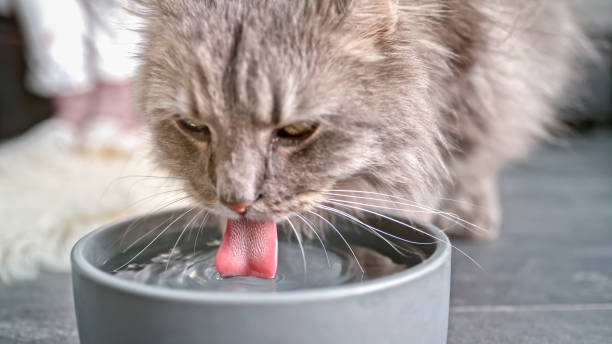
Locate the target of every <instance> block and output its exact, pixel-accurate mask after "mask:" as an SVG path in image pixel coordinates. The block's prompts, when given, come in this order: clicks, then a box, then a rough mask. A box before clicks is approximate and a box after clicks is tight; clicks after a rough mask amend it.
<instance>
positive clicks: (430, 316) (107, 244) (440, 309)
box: [72, 213, 451, 344]
mask: <svg viewBox="0 0 612 344" xmlns="http://www.w3.org/2000/svg"><path fill="white" fill-rule="evenodd" d="M169 216H174V215H173V214H172V213H160V214H156V215H153V216H148V217H143V218H141V219H140V225H139V226H138V228H137V229H136V230H132V232H130V235H134V236H137V235H139V232H141V233H142V232H145V231H146V230H148V229H149V228H150V227H151V226H152V225H153V224H155V223H159V221H160V220H161V219H163V218H168V217H169ZM368 220H369V221H373V222H376V226H377V227H378V228H382V229H384V230H385V231H387V232H390V233H393V234H395V235H400V236H402V237H405V238H406V239H408V240H413V241H420V242H427V241H431V238H428V237H427V236H425V235H422V234H418V233H415V232H414V231H407V230H406V229H405V228H403V227H401V226H399V225H397V224H396V223H394V222H391V221H387V220H384V221H382V220H375V219H368ZM131 223H133V220H129V221H124V222H120V223H117V224H112V225H109V226H106V227H104V228H101V229H99V230H97V231H94V232H93V233H91V234H89V235H87V236H86V237H84V238H83V239H81V240H80V241H79V242H78V243H77V244H76V245H75V247H74V249H73V251H72V268H73V272H72V279H73V286H74V300H75V307H76V315H77V322H78V329H79V336H80V339H81V344H98V343H99V344H122V343H129V344H158V343H159V344H161V343H172V344H175V343H179V344H191V343H194V344H195V343H198V344H200V343H249V344H256V343H262V344H264V343H265V344H270V343H321V344H322V343H351V344H355V343H423V344H443V343H446V336H447V329H448V310H449V290H450V257H451V249H450V246H449V245H448V239H447V237H446V236H445V235H444V233H443V232H442V231H440V230H438V229H436V228H434V227H432V226H430V225H426V224H422V223H418V222H413V224H414V225H415V226H417V227H419V228H421V229H423V230H425V231H427V232H428V233H431V234H432V235H434V236H436V237H438V238H441V239H442V240H443V241H442V242H438V243H437V244H432V245H426V246H425V247H426V252H425V253H426V256H427V258H426V259H425V261H423V262H422V263H420V264H418V265H416V266H414V267H412V268H409V269H406V270H403V271H401V272H397V273H395V274H392V275H389V276H386V277H381V278H377V279H372V280H369V281H364V282H356V283H351V284H347V285H343V286H335V287H325V288H319V289H312V290H299V291H287V292H277V293H251V292H217V291H193V290H176V289H167V288H162V287H155V286H149V285H144V284H140V283H138V282H133V281H127V280H123V279H119V278H117V277H115V276H113V275H111V274H109V273H108V272H105V271H103V268H102V267H103V265H104V264H105V263H106V262H107V261H108V260H109V259H111V258H112V257H114V256H116V255H117V254H118V252H119V248H118V245H117V242H118V238H120V237H121V236H122V235H123V233H124V232H125V230H126V229H127V227H128V226H130V224H131ZM183 226H184V224H182V223H181V221H177V223H176V228H171V230H170V231H169V233H168V234H172V231H174V233H175V235H176V231H178V230H181V229H182V228H183ZM346 226H348V224H347V225H346ZM346 226H345V227H346ZM340 227H343V226H339V228H340ZM356 233H359V232H357V231H347V232H346V233H345V236H346V237H347V239H348V240H349V242H355V241H357V242H359V241H360V240H363V238H360V237H359V235H358V234H356ZM369 241H370V242H376V240H371V238H370V240H369ZM386 246H388V245H380V250H381V252H382V251H384V250H388V247H387V248H385V247H386ZM385 254H389V255H392V254H393V252H392V251H387V252H386V253H385Z"/></svg>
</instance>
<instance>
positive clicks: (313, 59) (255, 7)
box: [139, 0, 440, 218]
mask: <svg viewBox="0 0 612 344" xmlns="http://www.w3.org/2000/svg"><path fill="white" fill-rule="evenodd" d="M144 2H145V4H146V6H147V10H146V11H145V12H144V13H145V18H146V20H147V26H146V30H145V32H146V35H145V38H146V46H145V49H144V51H143V54H142V58H143V65H142V68H141V70H140V74H139V83H140V87H139V89H140V96H139V98H140V102H141V109H142V111H143V112H144V115H145V116H146V119H147V121H148V123H149V125H150V128H151V130H152V133H153V138H154V142H155V147H156V149H155V151H156V152H157V154H158V159H159V161H160V162H161V163H162V164H163V165H164V166H165V167H166V168H168V169H169V170H170V172H171V173H172V174H174V175H175V176H178V177H181V178H183V179H184V180H185V181H186V189H187V191H188V192H189V193H190V194H191V195H192V196H193V197H194V198H195V199H197V200H198V201H199V202H200V203H201V204H202V205H204V206H205V207H206V208H208V209H209V210H211V211H212V212H214V213H216V214H219V215H222V216H227V217H233V216H237V214H236V213H235V212H233V211H230V210H229V209H227V207H226V206H224V205H223V203H224V202H225V203H234V204H235V203H247V204H250V203H252V204H251V205H250V207H248V209H247V212H246V216H247V217H252V218H263V217H265V218H271V217H273V218H278V217H282V216H285V215H288V214H290V213H295V212H301V211H304V210H307V209H309V208H311V207H312V206H313V205H314V204H316V203H317V202H320V201H322V200H323V199H324V198H325V195H324V194H322V191H323V190H328V189H332V188H338V187H345V186H346V185H350V187H354V185H356V184H361V185H364V184H368V185H370V186H372V187H375V188H387V189H390V188H401V189H402V192H413V193H418V192H424V191H425V190H427V189H428V188H429V187H430V186H431V183H432V177H431V175H432V174H433V173H432V172H433V171H434V170H435V169H437V168H438V166H439V160H440V157H439V152H438V148H437V135H438V125H437V122H436V121H437V120H436V118H435V116H434V115H433V114H432V110H431V106H430V102H429V101H428V97H429V94H428V92H429V91H428V89H429V76H428V71H427V68H426V66H425V64H424V62H423V61H422V58H423V57H422V54H421V52H419V51H418V47H417V45H416V44H413V43H412V42H410V41H409V39H408V38H407V35H406V32H407V31H409V30H408V29H407V28H405V27H401V26H402V25H405V24H402V23H401V22H400V21H399V20H398V13H397V11H398V9H397V8H396V6H395V3H394V1H393V0H354V1H349V0H335V1H332V0H329V1H324V0H319V1H310V0H299V1H296V0H277V1H244V0H224V1H216V2H215V1H197V0H175V1H163V0H146V1H144Z"/></svg>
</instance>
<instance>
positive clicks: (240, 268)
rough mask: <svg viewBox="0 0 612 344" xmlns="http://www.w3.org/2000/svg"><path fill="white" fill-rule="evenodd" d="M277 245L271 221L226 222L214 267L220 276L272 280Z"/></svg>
mask: <svg viewBox="0 0 612 344" xmlns="http://www.w3.org/2000/svg"><path fill="white" fill-rule="evenodd" d="M277 253H278V242H277V239H276V224H275V223H274V221H272V220H263V221H251V220H246V219H241V220H227V228H226V229H225V235H223V242H222V243H221V247H219V251H217V257H216V258H215V266H216V267H217V272H219V274H220V275H221V276H223V277H228V276H253V277H259V278H272V277H274V275H275V274H276V263H277Z"/></svg>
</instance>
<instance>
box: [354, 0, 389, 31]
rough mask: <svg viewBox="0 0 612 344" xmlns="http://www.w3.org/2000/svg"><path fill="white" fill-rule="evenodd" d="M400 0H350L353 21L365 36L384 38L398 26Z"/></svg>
mask: <svg viewBox="0 0 612 344" xmlns="http://www.w3.org/2000/svg"><path fill="white" fill-rule="evenodd" d="M397 2H398V0H348V4H347V5H348V6H347V7H346V9H347V10H348V11H350V14H349V15H350V17H351V22H353V23H354V25H355V27H356V28H359V31H360V33H361V34H362V35H363V36H364V38H383V37H385V36H386V35H388V34H390V33H393V32H394V31H395V28H396V26H397V19H398V9H397V7H398V3H397Z"/></svg>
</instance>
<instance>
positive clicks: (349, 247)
mask: <svg viewBox="0 0 612 344" xmlns="http://www.w3.org/2000/svg"><path fill="white" fill-rule="evenodd" d="M308 212H309V213H310V214H312V215H315V216H317V217H319V218H320V219H321V220H323V221H325V222H326V223H327V224H328V225H329V226H330V227H331V228H332V229H333V230H334V231H335V232H336V233H337V234H338V236H340V238H341V239H342V241H344V243H345V244H346V247H348V249H349V251H351V254H352V255H353V257H354V258H355V261H356V262H357V266H358V267H359V270H361V273H362V274H365V270H363V267H362V266H361V263H359V259H357V255H356V254H355V251H353V248H352V247H351V245H349V243H348V241H346V239H345V238H344V236H343V235H342V233H340V231H339V230H338V228H336V226H334V225H333V224H332V223H331V222H329V221H328V220H327V219H326V218H324V217H323V216H321V215H319V214H317V213H315V212H314V211H310V210H309V211H308Z"/></svg>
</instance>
